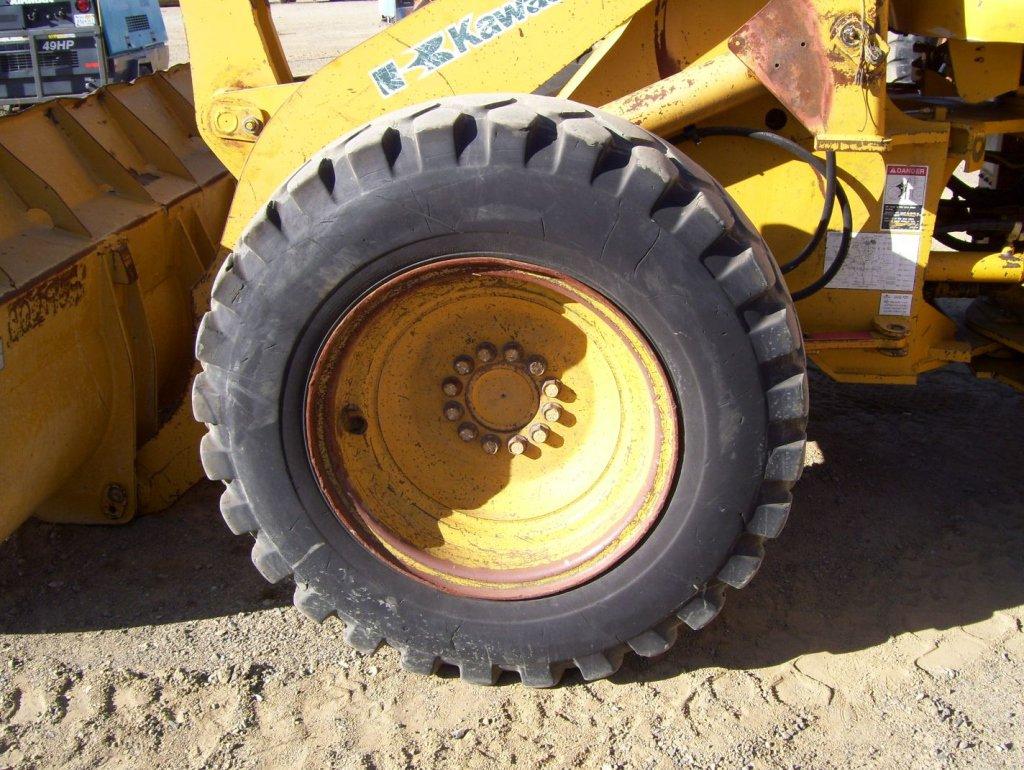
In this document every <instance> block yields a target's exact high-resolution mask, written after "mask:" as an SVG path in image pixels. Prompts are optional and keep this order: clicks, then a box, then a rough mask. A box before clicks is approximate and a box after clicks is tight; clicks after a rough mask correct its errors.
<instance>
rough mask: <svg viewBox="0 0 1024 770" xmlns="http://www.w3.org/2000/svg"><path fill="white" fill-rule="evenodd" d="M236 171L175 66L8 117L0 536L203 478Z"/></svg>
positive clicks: (75, 518) (125, 505)
mask: <svg viewBox="0 0 1024 770" xmlns="http://www.w3.org/2000/svg"><path fill="white" fill-rule="evenodd" d="M234 184H235V182H234V179H233V178H232V177H231V176H230V175H229V174H228V173H227V172H226V170H225V169H224V167H223V166H222V165H221V164H220V162H219V161H218V160H217V159H216V158H215V157H214V156H213V154H212V153H211V152H210V151H209V150H208V149H207V147H206V145H205V144H204V143H203V141H202V139H201V138H200V137H199V132H198V131H197V129H196V123H195V115H194V108H193V96H192V82H191V75H190V71H189V68H188V67H185V66H182V67H177V68H175V69H172V70H170V71H168V72H161V73H157V74H155V75H152V76H149V77H146V78H143V79H140V80H138V81H136V82H134V83H132V84H129V85H118V86H111V87H109V88H105V89H102V90H100V91H98V92H97V93H95V94H93V95H91V96H89V97H88V98H86V99H84V100H76V99H63V100H60V101H55V102H50V103H47V104H45V105H40V106H38V107H34V108H32V109H30V110H28V111H26V112H23V113H20V114H17V115H13V116H9V117H5V118H3V119H0V447H3V462H2V464H0V538H3V537H5V536H6V535H8V534H10V533H11V532H12V531H13V530H14V529H15V528H17V527H18V525H19V524H21V522H22V521H24V520H25V519H26V518H28V517H29V516H31V515H32V514H36V515H38V516H40V517H41V518H44V519H47V520H50V521H60V522H75V523H111V522H124V521H128V520H130V519H131V518H132V516H133V515H134V514H135V513H136V512H138V511H149V510H160V509H162V508H164V507H166V506H167V505H168V504H169V503H170V502H172V501H173V500H174V498H175V497H176V496H177V495H179V494H180V493H182V492H183V491H184V490H186V489H188V487H189V486H191V485H192V484H194V483H195V481H196V480H198V479H199V478H200V476H201V475H202V471H201V468H200V466H199V461H198V457H197V452H196V445H197V443H198V440H199V436H200V434H201V429H200V428H199V427H198V426H196V425H195V423H194V422H193V421H192V419H191V415H190V412H189V405H188V398H187V393H188V388H189V383H190V381H191V376H192V368H193V360H194V359H193V355H192V348H193V338H194V329H195V326H196V319H197V316H198V315H201V314H202V312H203V311H204V306H205V303H206V299H205V297H207V296H208V294H209V292H208V289H207V288H206V287H205V279H206V276H207V275H208V274H209V272H210V269H211V267H214V268H215V267H216V263H217V262H218V259H217V257H218V253H219V247H218V243H219V241H220V235H221V231H222V229H223V226H224V222H225V218H226V212H227V208H228V205H229V203H230V201H231V196H232V194H233V192H234Z"/></svg>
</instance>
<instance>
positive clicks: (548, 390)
mask: <svg viewBox="0 0 1024 770" xmlns="http://www.w3.org/2000/svg"><path fill="white" fill-rule="evenodd" d="M541 390H542V391H544V395H545V396H547V397H548V398H558V396H559V394H560V393H561V392H562V383H560V382H559V381H558V380H548V381H547V382H545V383H544V386H543V387H542V388H541Z"/></svg>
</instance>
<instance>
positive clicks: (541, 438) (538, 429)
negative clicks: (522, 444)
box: [530, 425, 551, 444]
mask: <svg viewBox="0 0 1024 770" xmlns="http://www.w3.org/2000/svg"><path fill="white" fill-rule="evenodd" d="M550 437H551V431H550V430H548V429H547V427H546V426H544V425H534V426H533V427H532V428H530V438H531V439H532V440H533V443H534V444H545V443H547V440H548V438H550Z"/></svg>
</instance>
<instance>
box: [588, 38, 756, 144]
mask: <svg viewBox="0 0 1024 770" xmlns="http://www.w3.org/2000/svg"><path fill="white" fill-rule="evenodd" d="M763 92H764V86H763V85H762V84H761V81H759V80H758V79H757V78H756V77H755V76H754V73H753V72H751V71H750V70H749V69H748V68H747V66H746V65H745V64H744V63H743V62H742V61H740V60H739V59H738V58H737V57H736V55H735V54H734V53H732V51H730V50H729V48H728V46H727V45H726V43H724V42H723V43H722V44H720V45H719V46H718V47H716V48H714V49H712V50H711V51H709V52H708V53H707V54H705V55H704V56H702V57H700V58H699V59H698V60H697V61H695V62H694V63H693V64H692V65H690V66H689V67H687V68H686V69H684V70H682V71H681V72H679V73H677V74H675V75H671V76H669V77H667V78H665V79H664V80H659V81H657V82H655V83H653V84H651V85H649V86H645V87H644V88H641V89H639V90H637V91H634V92H633V93H631V94H629V95H628V96H624V97H622V98H620V99H617V100H615V101H614V102H611V103H609V104H606V105H604V107H603V109H605V110H607V111H608V112H610V113H612V114H613V115H619V116H621V117H624V118H626V119H628V120H630V121H632V122H633V123H636V124H637V125H638V126H643V127H644V128H646V129H647V130H648V131H651V132H653V133H656V134H661V135H662V136H673V135H674V134H677V133H679V132H680V131H681V130H682V129H683V128H685V127H686V126H688V125H690V124H691V123H694V122H696V121H697V120H707V119H708V118H710V117H713V116H715V115H718V114H720V113H721V112H723V111H725V110H727V109H729V108H730V107H733V106H735V105H737V104H740V103H742V102H744V101H746V100H748V99H751V98H753V97H754V96H756V95H757V94H759V93H763Z"/></svg>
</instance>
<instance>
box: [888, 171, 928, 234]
mask: <svg viewBox="0 0 1024 770" xmlns="http://www.w3.org/2000/svg"><path fill="white" fill-rule="evenodd" d="M927 192H928V167H927V166H895V165H889V166H886V173H885V197H884V198H883V200H882V230H883V231H898V232H913V233H919V232H921V230H923V229H924V198H925V194H926V193H927Z"/></svg>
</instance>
